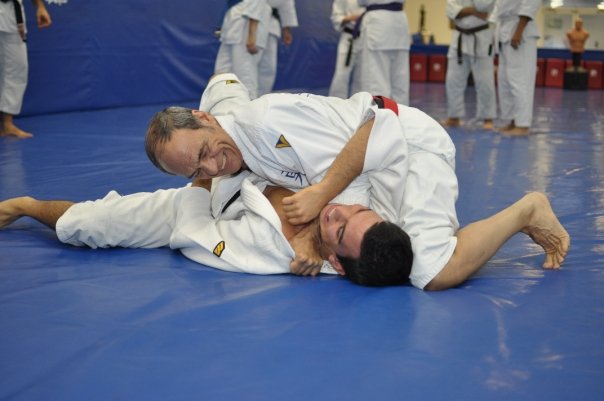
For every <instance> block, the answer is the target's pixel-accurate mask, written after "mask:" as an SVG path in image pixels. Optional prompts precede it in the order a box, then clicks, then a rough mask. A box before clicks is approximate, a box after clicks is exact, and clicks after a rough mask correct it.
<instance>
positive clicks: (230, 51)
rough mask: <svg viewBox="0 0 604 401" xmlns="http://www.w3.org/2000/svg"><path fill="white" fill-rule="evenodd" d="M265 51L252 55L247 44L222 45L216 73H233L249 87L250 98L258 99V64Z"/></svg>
mask: <svg viewBox="0 0 604 401" xmlns="http://www.w3.org/2000/svg"><path fill="white" fill-rule="evenodd" d="M263 52H264V50H263V49H260V50H259V51H258V53H256V54H250V53H249V52H248V51H247V47H246V46H245V44H242V43H237V44H234V45H227V44H224V43H223V44H221V45H220V49H219V50H218V55H217V56H216V63H215V65H214V73H215V74H218V73H224V72H232V73H234V74H235V75H237V76H238V77H239V79H240V80H241V82H243V84H244V85H245V86H246V87H247V89H248V91H249V94H250V98H251V99H255V98H257V97H258V63H259V62H260V59H261V57H262V53H263Z"/></svg>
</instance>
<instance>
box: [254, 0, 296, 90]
mask: <svg viewBox="0 0 604 401" xmlns="http://www.w3.org/2000/svg"><path fill="white" fill-rule="evenodd" d="M266 1H267V3H268V5H269V6H271V7H272V9H273V10H272V12H273V14H272V16H271V17H270V19H269V24H268V33H269V34H268V39H267V44H266V48H265V49H264V52H263V54H262V57H261V59H260V64H259V65H258V75H259V76H258V96H262V95H266V94H267V93H270V92H271V91H272V90H273V85H274V84H275V78H276V77H277V53H278V48H279V38H281V37H282V38H283V44H284V45H285V46H289V45H290V44H291V43H292V41H293V36H292V33H291V30H290V28H295V27H297V26H298V15H297V14H296V4H295V2H294V0H266Z"/></svg>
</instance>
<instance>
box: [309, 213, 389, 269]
mask: <svg viewBox="0 0 604 401" xmlns="http://www.w3.org/2000/svg"><path fill="white" fill-rule="evenodd" d="M381 221H383V219H382V218H381V217H380V216H379V215H378V214H377V213H375V212H374V211H373V210H371V209H368V208H367V207H365V206H362V205H341V204H337V203H331V204H329V205H327V206H325V207H324V208H323V210H322V211H321V213H320V214H319V227H320V233H321V241H322V243H323V245H324V246H325V247H327V249H328V251H330V252H332V253H335V254H338V255H341V256H346V257H350V258H353V259H356V258H358V257H359V255H360V253H361V241H362V240H363V236H364V235H365V232H366V231H367V230H368V229H369V228H371V227H372V226H373V225H374V224H376V223H379V222H381Z"/></svg>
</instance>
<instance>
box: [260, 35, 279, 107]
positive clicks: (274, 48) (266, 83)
mask: <svg viewBox="0 0 604 401" xmlns="http://www.w3.org/2000/svg"><path fill="white" fill-rule="evenodd" d="M278 47H279V38H278V37H277V36H275V35H268V40H267V42H266V48H265V49H264V53H263V54H262V57H261V58H260V61H259V63H258V96H262V95H266V94H267V93H271V92H272V91H273V86H274V85H275V79H276V77H277V52H278Z"/></svg>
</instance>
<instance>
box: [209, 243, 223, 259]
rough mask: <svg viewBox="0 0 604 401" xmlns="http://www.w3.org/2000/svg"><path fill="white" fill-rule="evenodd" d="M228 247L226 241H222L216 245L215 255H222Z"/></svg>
mask: <svg viewBox="0 0 604 401" xmlns="http://www.w3.org/2000/svg"><path fill="white" fill-rule="evenodd" d="M225 248H226V245H225V243H224V241H220V242H219V243H218V244H217V245H216V246H215V247H214V250H213V251H212V252H213V253H214V255H216V256H218V257H220V255H222V252H224V249H225Z"/></svg>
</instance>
